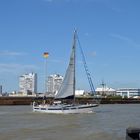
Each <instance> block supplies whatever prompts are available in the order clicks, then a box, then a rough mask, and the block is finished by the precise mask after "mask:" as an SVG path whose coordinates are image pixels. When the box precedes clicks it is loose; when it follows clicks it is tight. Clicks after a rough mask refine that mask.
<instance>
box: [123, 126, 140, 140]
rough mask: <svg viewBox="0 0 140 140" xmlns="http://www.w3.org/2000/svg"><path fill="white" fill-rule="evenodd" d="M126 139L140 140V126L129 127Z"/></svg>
mask: <svg viewBox="0 0 140 140" xmlns="http://www.w3.org/2000/svg"><path fill="white" fill-rule="evenodd" d="M126 140H140V128H134V127H129V128H127V129H126Z"/></svg>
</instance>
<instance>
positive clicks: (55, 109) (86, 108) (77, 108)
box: [33, 104, 98, 114]
mask: <svg viewBox="0 0 140 140" xmlns="http://www.w3.org/2000/svg"><path fill="white" fill-rule="evenodd" d="M96 106H98V105H97V104H87V105H63V104H60V105H39V106H33V111H34V112H42V113H51V114H76V113H92V112H93V108H94V107H96Z"/></svg>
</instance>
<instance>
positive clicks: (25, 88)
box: [19, 73, 37, 95]
mask: <svg viewBox="0 0 140 140" xmlns="http://www.w3.org/2000/svg"><path fill="white" fill-rule="evenodd" d="M19 91H20V92H21V93H23V94H26V95H32V94H34V93H37V74H36V73H28V74H24V75H21V76H20V77H19Z"/></svg>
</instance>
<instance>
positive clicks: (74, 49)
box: [73, 30, 77, 103]
mask: <svg viewBox="0 0 140 140" xmlns="http://www.w3.org/2000/svg"><path fill="white" fill-rule="evenodd" d="M76 35H77V31H76V30H74V38H73V52H74V58H73V59H74V78H73V96H74V99H73V103H75V89H76V86H75V84H76V78H75V72H76V71H75V63H76Z"/></svg>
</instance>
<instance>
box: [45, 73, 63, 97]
mask: <svg viewBox="0 0 140 140" xmlns="http://www.w3.org/2000/svg"><path fill="white" fill-rule="evenodd" d="M62 81H63V76H61V75H59V74H54V75H50V76H48V81H47V90H48V93H51V94H56V93H57V92H58V90H59V88H60V86H61V84H62Z"/></svg>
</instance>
